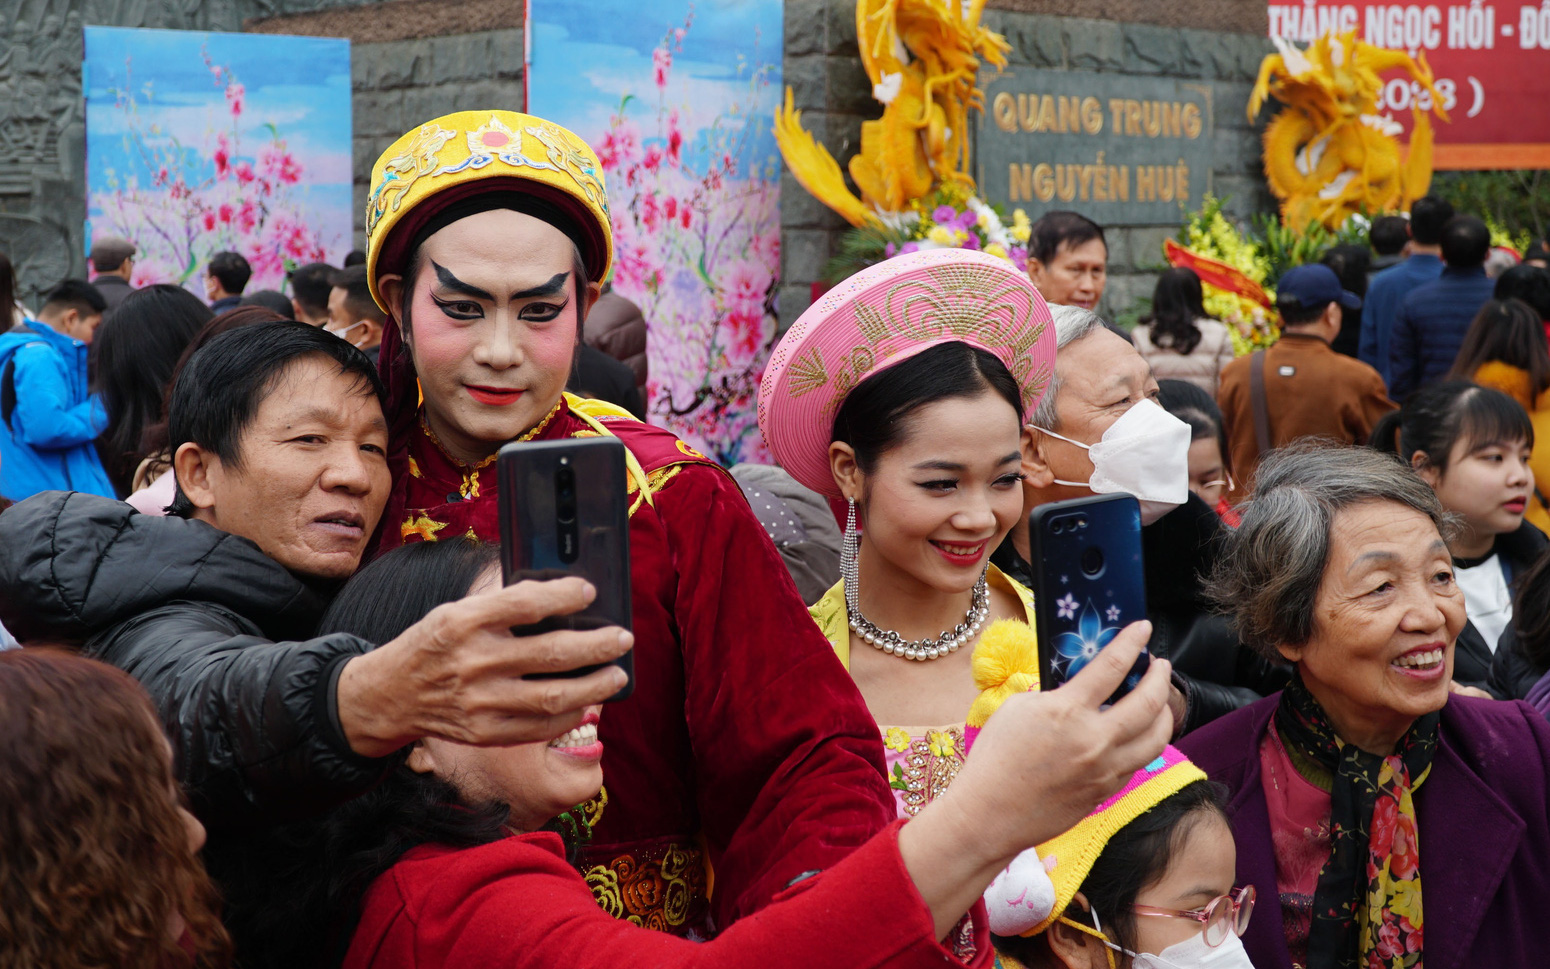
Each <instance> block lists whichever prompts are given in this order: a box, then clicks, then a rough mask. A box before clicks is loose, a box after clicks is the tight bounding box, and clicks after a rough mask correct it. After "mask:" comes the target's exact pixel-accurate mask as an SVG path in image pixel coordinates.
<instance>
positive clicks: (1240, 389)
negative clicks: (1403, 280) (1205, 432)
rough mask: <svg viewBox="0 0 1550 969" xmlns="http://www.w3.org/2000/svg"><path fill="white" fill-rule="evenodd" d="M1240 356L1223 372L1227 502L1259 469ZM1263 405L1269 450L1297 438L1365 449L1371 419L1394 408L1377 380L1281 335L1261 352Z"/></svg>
mask: <svg viewBox="0 0 1550 969" xmlns="http://www.w3.org/2000/svg"><path fill="white" fill-rule="evenodd" d="M1253 359H1254V358H1253V357H1252V356H1245V357H1239V358H1238V359H1236V360H1234V361H1233V362H1232V363H1229V364H1228V365H1227V366H1226V367H1225V368H1223V370H1222V388H1221V390H1220V391H1219V392H1218V393H1217V402H1218V403H1219V404H1221V405H1222V422H1223V424H1224V426H1225V428H1224V429H1225V430H1226V432H1227V447H1228V449H1229V450H1230V451H1231V452H1232V455H1231V466H1232V471H1233V476H1234V478H1235V480H1236V487H1235V489H1234V490H1233V492H1232V493H1231V494H1230V495H1229V496H1228V500H1229V501H1232V502H1237V501H1240V500H1242V499H1243V498H1246V497H1247V496H1248V492H1249V486H1250V483H1251V481H1252V480H1253V477H1254V469H1255V468H1256V467H1258V466H1259V443H1258V441H1257V440H1256V439H1255V436H1254V404H1253V401H1252V399H1251V395H1250V393H1249V362H1250V361H1251V360H1253ZM1265 404H1266V410H1267V411H1268V413H1269V417H1270V441H1271V446H1272V447H1282V446H1283V445H1286V444H1290V443H1291V442H1293V441H1295V440H1297V439H1298V438H1303V437H1327V438H1332V439H1333V440H1336V441H1343V442H1345V443H1346V444H1366V443H1367V439H1368V437H1369V436H1370V435H1371V434H1372V427H1373V425H1374V424H1376V423H1377V422H1378V418H1380V417H1382V416H1383V415H1384V414H1387V413H1388V412H1389V411H1391V410H1393V409H1394V402H1393V401H1391V400H1389V398H1388V391H1387V389H1386V388H1385V387H1384V386H1383V378H1382V377H1380V376H1378V371H1376V370H1374V369H1373V368H1372V367H1369V366H1368V365H1367V364H1365V363H1362V362H1361V361H1360V360H1356V359H1353V358H1351V357H1347V356H1344V355H1342V354H1339V353H1336V352H1335V351H1334V350H1332V349H1330V346H1329V344H1328V343H1326V342H1325V341H1324V340H1322V339H1320V338H1319V337H1316V336H1311V335H1307V334H1302V333H1287V334H1285V335H1283V336H1282V337H1281V339H1280V341H1279V342H1278V343H1276V344H1275V345H1274V346H1272V347H1270V349H1268V350H1266V351H1265Z"/></svg>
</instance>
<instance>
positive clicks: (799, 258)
mask: <svg viewBox="0 0 1550 969" xmlns="http://www.w3.org/2000/svg"><path fill="white" fill-rule="evenodd" d="M998 5H999V4H998ZM985 23H986V25H987V26H989V27H991V28H992V29H994V30H997V31H1000V32H1001V33H1002V34H1004V35H1005V36H1006V38H1007V40H1008V41H1009V42H1010V43H1011V45H1012V54H1011V55H1010V58H1009V59H1010V64H1009V65H1008V69H1009V70H1015V69H1017V68H1018V67H1024V68H1040V69H1053V70H1083V71H1098V72H1103V73H1118V74H1129V75H1138V76H1143V77H1157V78H1185V79H1190V80H1195V81H1205V82H1209V83H1210V84H1211V86H1212V88H1213V90H1214V96H1215V112H1214V113H1215V127H1216V134H1215V136H1214V137H1215V143H1214V144H1213V146H1212V159H1213V164H1212V171H1211V183H1212V188H1213V191H1214V193H1215V194H1216V195H1217V196H1218V197H1223V196H1228V197H1230V199H1231V201H1230V202H1229V204H1228V207H1227V210H1228V212H1229V213H1230V214H1233V215H1236V216H1244V217H1246V216H1248V215H1249V214H1252V213H1255V212H1261V211H1271V210H1273V208H1274V201H1273V199H1272V198H1271V197H1270V195H1269V192H1268V189H1267V188H1266V187H1265V184H1264V178H1263V175H1262V174H1261V169H1260V142H1259V134H1258V132H1257V130H1256V129H1255V128H1254V127H1253V125H1251V123H1250V122H1249V120H1248V118H1247V116H1246V111H1247V104H1248V94H1249V91H1250V89H1251V88H1252V87H1253V82H1254V78H1255V76H1256V75H1257V73H1258V70H1259V63H1260V60H1261V59H1262V58H1263V57H1264V55H1265V54H1266V53H1268V52H1269V51H1270V49H1271V48H1270V44H1269V42H1268V41H1267V40H1266V39H1265V38H1264V37H1263V36H1261V35H1258V34H1248V33H1223V32H1217V31H1210V30H1201V29H1193V28H1180V27H1166V26H1157V25H1153V24H1143V23H1116V22H1111V21H1104V20H1086V19H1080V18H1073V17H1057V16H1052V15H1048V14H1038V13H1025V12H1020V11H1015V10H989V11H987V12H986V14H985ZM785 69H786V83H787V84H789V85H791V87H792V91H793V95H794V98H795V103H796V106H797V107H798V108H799V109H801V110H802V111H803V122H804V124H805V126H806V127H807V128H808V130H809V131H811V132H812V133H813V134H814V136H815V137H816V138H817V139H818V140H819V141H821V142H822V143H823V144H824V145H825V146H827V147H828V149H829V151H830V153H831V154H833V155H834V156H835V158H836V159H838V160H839V161H840V163H841V165H843V164H844V163H845V161H846V160H847V159H848V158H849V157H850V156H851V155H852V154H853V153H854V152H855V151H856V150H858V148H859V146H860V137H861V122H862V121H863V120H865V119H868V118H875V117H878V116H879V115H880V114H881V113H882V106H881V105H880V104H878V103H877V102H875V101H874V100H873V99H872V98H871V96H870V84H869V82H868V80H867V78H866V75H865V73H864V72H863V71H862V69H861V62H860V59H859V57H858V56H857V53H856V25H855V5H854V3H853V2H852V0H787V4H786V63H785ZM1075 207H1077V208H1079V206H1075ZM781 224H782V231H781V238H782V242H783V248H782V277H781V278H782V285H781V291H780V300H781V301H780V318H781V323H782V325H786V326H789V325H790V324H791V322H792V321H794V320H795V319H796V318H797V316H798V315H800V314H801V312H802V310H804V309H806V308H807V306H808V305H809V303H810V302H811V294H812V292H813V286H814V283H817V282H819V281H820V280H821V279H822V275H823V267H824V265H825V264H826V263H827V262H828V260H829V259H830V257H831V256H832V255H833V253H834V252H835V250H836V247H837V245H838V242H839V239H840V237H841V235H842V234H843V232H844V230H845V229H846V228H847V225H846V223H845V222H844V220H842V219H840V218H839V217H838V216H836V215H834V214H833V213H832V212H830V211H828V210H827V209H826V208H824V207H823V206H822V205H820V204H819V203H818V202H816V201H814V200H813V198H812V197H811V196H809V195H808V194H807V193H806V191H804V190H803V189H802V187H801V186H800V185H799V184H797V182H796V180H795V179H794V178H792V177H791V175H790V174H789V173H788V174H787V175H786V176H785V177H784V180H783V181H782V183H781ZM1107 228H1108V239H1109V271H1110V281H1109V285H1108V289H1107V291H1106V292H1105V294H1104V300H1103V305H1102V306H1101V307H1100V310H1101V311H1102V312H1104V313H1105V314H1106V315H1108V316H1109V317H1111V318H1112V317H1115V316H1124V315H1126V314H1127V313H1129V312H1130V311H1131V310H1132V308H1133V307H1134V306H1135V304H1136V301H1137V300H1138V299H1139V298H1142V297H1147V298H1149V297H1150V296H1151V292H1152V287H1153V286H1154V285H1155V283H1156V278H1157V272H1158V271H1159V270H1160V269H1161V268H1163V266H1162V263H1163V258H1162V243H1163V240H1164V239H1166V238H1167V237H1169V236H1171V235H1173V234H1174V232H1175V231H1176V229H1173V228H1168V227H1161V226H1124V225H1118V226H1109V227H1107Z"/></svg>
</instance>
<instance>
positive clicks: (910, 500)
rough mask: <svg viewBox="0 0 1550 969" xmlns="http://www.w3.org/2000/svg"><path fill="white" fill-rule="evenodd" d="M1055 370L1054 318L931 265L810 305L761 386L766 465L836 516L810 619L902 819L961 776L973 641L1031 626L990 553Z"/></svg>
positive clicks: (848, 287) (1013, 294)
mask: <svg viewBox="0 0 1550 969" xmlns="http://www.w3.org/2000/svg"><path fill="white" fill-rule="evenodd" d="M1054 360H1055V328H1054V326H1053V325H1052V323H1051V319H1050V312H1049V308H1048V307H1047V306H1046V305H1045V303H1044V300H1043V298H1042V297H1040V296H1039V293H1038V291H1037V290H1035V289H1034V288H1033V285H1032V284H1031V283H1029V281H1028V279H1027V277H1026V276H1024V275H1023V274H1021V273H1019V272H1018V271H1017V270H1016V268H1015V267H1013V266H1012V265H1011V264H1010V263H1007V262H1004V261H1002V260H1000V259H997V258H995V257H993V256H988V255H985V254H983V253H979V252H970V251H967V250H961V249H950V250H949V249H943V250H932V251H927V252H918V253H911V254H909V255H905V256H900V257H898V258H895V259H890V260H889V261H887V262H885V263H882V264H880V265H877V266H873V267H871V268H870V269H867V270H865V271H863V272H861V273H859V274H857V275H856V276H854V277H852V278H851V279H849V280H847V281H846V282H845V283H844V284H843V285H841V286H839V287H837V288H836V289H834V290H832V291H831V292H829V293H828V294H827V295H826V296H825V297H824V298H823V299H822V300H820V301H819V302H817V303H815V304H814V305H813V306H812V307H810V308H809V309H808V310H807V312H806V313H804V314H803V315H802V317H801V319H799V320H798V321H797V322H796V324H795V325H794V326H793V327H792V328H791V330H790V331H789V332H787V334H786V336H785V337H784V338H783V339H782V340H781V343H780V345H779V346H778V347H776V349H775V353H774V356H773V357H772V358H771V362H770V367H769V370H768V371H767V372H766V374H765V378H764V381H763V384H762V386H761V388H760V394H759V424H760V428H761V429H762V430H763V432H764V436H765V439H766V440H767V441H768V442H769V445H770V448H771V450H772V451H773V453H774V455H775V457H776V459H777V460H778V461H779V462H780V463H781V465H782V466H783V467H784V468H785V469H786V470H787V471H788V472H790V474H791V475H792V476H793V477H794V478H796V479H797V480H798V481H800V482H801V483H802V484H804V485H806V486H807V487H809V488H811V489H813V490H814V491H817V492H819V493H821V494H824V495H827V496H828V497H830V498H831V499H833V500H838V501H843V502H844V503H845V512H846V531H845V546H844V556H843V559H842V565H841V573H842V575H843V578H842V579H841V581H840V582H839V584H837V585H836V586H835V587H834V588H833V589H831V590H829V592H828V594H827V595H825V596H824V598H823V599H821V600H820V601H819V602H818V603H817V604H816V605H814V606H813V608H812V610H811V612H812V615H813V618H814V619H815V620H816V621H817V623H818V625H819V627H820V628H822V629H823V631H824V633H825V635H826V636H828V638H829V641H830V642H831V643H833V645H834V648H835V651H836V652H837V653H838V654H839V658H840V660H841V661H842V662H843V663H844V664H845V666H846V668H847V669H849V671H850V674H851V676H852V678H854V680H855V681H856V685H857V686H858V687H859V688H860V690H861V694H862V696H863V697H864V698H865V699H866V702H867V706H868V707H869V708H870V710H871V712H872V715H873V716H874V717H875V718H876V719H877V721H878V724H879V731H880V732H881V734H882V737H883V743H884V746H885V748H886V754H887V758H888V772H889V782H890V784H891V785H892V787H893V789H894V796H895V798H896V800H897V802H898V807H899V812H900V814H901V815H903V816H913V815H915V814H917V813H918V812H919V811H920V810H921V809H922V808H923V807H924V806H925V805H926V804H927V803H928V802H930V801H931V800H932V799H933V798H935V797H936V796H937V795H938V794H940V793H941V792H942V791H943V790H945V789H946V788H947V785H948V783H949V782H951V781H952V779H953V777H955V776H956V775H957V773H958V770H959V768H960V767H961V765H962V763H963V756H964V742H963V741H964V716H965V714H966V713H967V712H968V710H969V706H970V704H972V703H973V701H974V698H975V696H976V695H977V694H978V691H977V690H976V688H975V685H974V679H973V676H972V674H971V671H970V658H971V655H972V653H973V651H974V645H975V644H976V642H978V639H979V634H980V631H981V630H982V629H983V628H984V627H985V626H987V625H988V624H989V623H990V622H992V621H994V620H996V619H1001V618H1010V619H1017V620H1021V621H1024V622H1029V623H1030V624H1031V621H1032V618H1033V596H1032V593H1030V592H1029V591H1028V590H1027V589H1026V588H1024V587H1022V586H1021V585H1019V584H1018V583H1016V582H1014V581H1013V580H1012V579H1010V578H1008V577H1007V576H1005V575H1003V574H1002V573H1001V572H1000V570H998V569H997V568H996V567H995V566H994V565H991V564H990V553H991V551H992V550H993V549H995V548H996V546H997V545H998V544H999V543H1000V542H1001V540H1002V539H1003V538H1005V537H1006V534H1007V532H1008V531H1010V530H1011V528H1012V525H1013V523H1014V522H1016V521H1017V519H1018V517H1019V516H1020V515H1021V514H1022V508H1023V503H1022V472H1021V458H1022V435H1023V430H1022V425H1023V415H1024V414H1026V413H1028V412H1029V411H1031V410H1032V409H1033V407H1034V406H1035V405H1036V404H1037V403H1038V402H1039V400H1040V398H1042V397H1043V395H1044V393H1045V391H1046V390H1047V389H1048V386H1049V382H1050V376H1051V374H1052V372H1053V368H1054ZM852 645H854V647H855V648H854V649H853V648H852Z"/></svg>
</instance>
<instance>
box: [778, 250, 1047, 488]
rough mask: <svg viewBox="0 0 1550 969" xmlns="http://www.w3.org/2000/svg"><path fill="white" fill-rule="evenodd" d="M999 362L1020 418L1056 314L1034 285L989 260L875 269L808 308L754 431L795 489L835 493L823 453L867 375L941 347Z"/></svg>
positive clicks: (939, 258)
mask: <svg viewBox="0 0 1550 969" xmlns="http://www.w3.org/2000/svg"><path fill="white" fill-rule="evenodd" d="M954 341H958V342H963V343H967V344H970V345H971V346H975V347H978V348H980V349H982V350H986V351H988V352H990V353H992V354H994V355H995V356H996V357H997V358H999V359H1000V360H1001V362H1002V363H1003V364H1005V365H1006V368H1007V370H1008V371H1010V372H1011V374H1012V376H1013V377H1014V378H1015V379H1016V380H1017V383H1018V387H1019V389H1020V393H1021V397H1022V404H1023V409H1024V412H1025V413H1026V412H1028V411H1031V410H1032V409H1033V408H1034V407H1035V406H1037V404H1038V402H1039V400H1040V399H1041V398H1042V397H1043V396H1044V393H1045V391H1046V389H1047V388H1048V386H1049V382H1050V377H1051V375H1052V374H1053V372H1054V361H1055V333H1054V328H1053V326H1051V316H1050V311H1049V307H1048V306H1047V305H1046V304H1045V302H1044V299H1043V297H1041V296H1040V295H1039V293H1038V291H1037V290H1036V289H1034V287H1033V284H1032V283H1031V282H1030V281H1029V280H1028V277H1027V276H1025V275H1023V274H1022V273H1020V272H1018V271H1017V269H1016V268H1015V267H1013V266H1012V265H1010V264H1009V263H1007V262H1005V261H1004V260H1001V259H997V258H995V257H994V256H988V255H986V254H984V253H980V252H974V251H971V250H965V249H936V250H928V251H924V252H914V253H909V254H907V255H903V256H896V257H894V258H893V259H890V260H888V261H886V262H883V263H879V264H878V265H876V266H872V267H869V268H867V269H865V270H863V271H862V272H860V273H857V274H856V275H855V276H852V277H851V278H850V279H848V280H846V281H845V282H843V283H841V284H840V285H839V286H837V287H836V288H834V289H833V290H830V291H829V292H828V293H826V294H825V295H824V296H823V297H822V298H821V299H819V300H818V302H816V303H814V304H813V305H812V306H810V307H808V309H807V311H806V312H805V313H803V314H802V316H801V318H800V319H798V320H797V322H796V323H795V324H794V325H793V326H792V327H791V329H790V330H789V331H787V333H786V335H785V336H784V337H783V338H782V339H781V341H780V343H779V344H778V345H777V346H776V348H775V351H774V353H773V354H772V355H771V357H770V363H769V366H768V367H767V368H766V370H765V375H764V379H763V380H762V381H761V383H760V388H759V426H760V429H761V430H762V431H763V433H764V437H765V440H766V442H767V443H768V444H769V446H770V449H771V451H772V452H773V453H774V455H775V457H776V460H778V461H779V462H780V464H781V465H782V466H783V467H785V469H786V470H787V471H788V472H789V473H790V474H791V475H792V476H793V477H795V478H796V479H797V480H798V481H800V482H801V483H802V484H803V485H805V486H807V487H808V488H811V489H813V490H814V491H818V492H820V493H823V494H830V495H833V494H836V493H837V488H836V486H835V484H834V481H833V477H832V475H831V474H830V472H829V461H828V449H829V443H830V437H831V430H832V425H833V422H834V416H835V414H836V413H837V412H838V410H839V408H840V405H841V404H842V403H844V400H845V397H846V396H847V395H848V394H849V393H850V391H851V390H852V389H853V388H854V387H855V386H856V385H857V384H859V383H860V382H861V381H862V380H865V379H866V378H867V377H869V376H871V375H872V374H874V373H876V372H878V371H880V370H883V369H886V368H888V367H891V366H893V365H895V364H898V363H902V362H903V361H905V360H907V359H909V358H910V357H912V356H914V355H915V354H917V353H919V352H921V351H922V350H925V349H927V348H929V347H932V346H935V345H937V344H940V343H949V342H954Z"/></svg>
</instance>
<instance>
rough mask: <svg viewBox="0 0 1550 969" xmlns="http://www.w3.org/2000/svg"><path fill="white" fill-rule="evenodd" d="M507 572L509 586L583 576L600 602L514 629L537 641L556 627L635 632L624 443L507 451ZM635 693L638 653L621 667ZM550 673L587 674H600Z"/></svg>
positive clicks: (503, 492) (517, 445) (539, 444)
mask: <svg viewBox="0 0 1550 969" xmlns="http://www.w3.org/2000/svg"><path fill="white" fill-rule="evenodd" d="M497 468H498V471H499V479H500V527H501V570H502V573H503V577H504V581H505V584H506V585H513V584H515V583H517V582H521V581H523V580H524V579H540V580H543V579H558V578H562V577H564V576H568V575H575V576H580V577H581V578H583V579H586V580H587V581H588V582H590V583H592V585H593V587H594V588H595V589H596V590H597V597H596V598H595V599H593V600H592V602H591V603H590V604H589V605H587V606H586V608H584V609H582V610H580V611H578V612H573V613H570V614H568V615H563V616H554V617H551V618H548V619H544V620H542V621H539V622H536V623H532V624H530V625H526V626H518V627H516V628H514V629H512V634H513V635H516V636H537V635H542V634H544V633H547V632H550V631H553V630H556V629H574V630H587V629H598V628H601V627H604V626H618V627H620V628H622V629H626V630H629V629H630V628H631V625H630V620H631V613H630V508H629V501H630V497H629V494H628V492H627V490H626V488H627V485H626V478H625V474H626V472H625V460H624V444H623V443H622V442H621V441H619V439H618V438H613V437H591V438H571V439H567V440H560V441H521V442H514V443H511V444H508V445H506V446H505V447H503V448H501V451H500V457H499V458H498V464H497ZM614 662H615V664H616V665H618V666H619V667H620V668H621V669H623V670H624V672H625V674H626V675H627V676H628V677H629V681H628V682H627V683H626V684H625V686H624V689H622V690H620V691H619V693H618V694H617V695H615V696H613V697H611V698H610V699H612V700H623V699H625V698H626V697H628V696H629V695H630V693H631V692H632V691H633V690H634V689H635V663H634V653H633V651H631V652H629V653H626V654H624V655H623V656H622V657H620V658H619V659H618V660H615V661H614ZM597 668H598V667H597V666H584V667H581V668H579V669H575V670H569V671H564V672H558V673H553V674H547V675H550V676H584V675H586V674H587V673H590V672H592V671H593V670H595V669H597Z"/></svg>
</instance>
